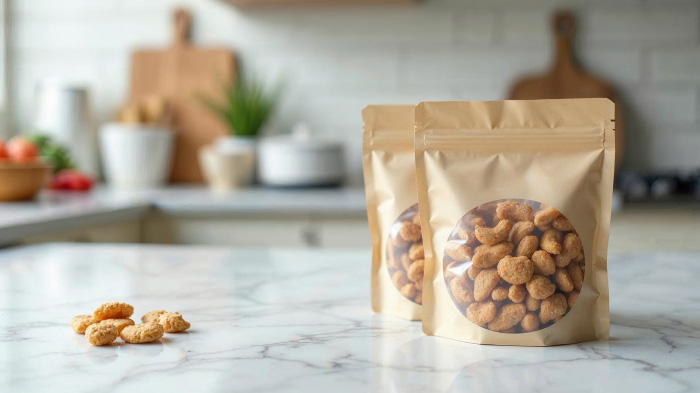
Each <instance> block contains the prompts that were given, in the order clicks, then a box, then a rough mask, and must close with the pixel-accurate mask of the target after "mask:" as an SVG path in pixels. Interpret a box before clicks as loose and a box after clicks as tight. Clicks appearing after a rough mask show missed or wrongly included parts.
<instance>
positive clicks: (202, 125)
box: [130, 9, 236, 183]
mask: <svg viewBox="0 0 700 393" xmlns="http://www.w3.org/2000/svg"><path fill="white" fill-rule="evenodd" d="M190 24H191V17H190V14H189V13H188V12H187V11H185V10H182V9H178V10H176V11H175V12H174V31H175V34H174V40H173V43H172V45H171V46H170V47H169V48H165V49H158V50H139V51H137V52H135V53H134V54H133V55H132V58H131V83H130V99H131V100H132V102H137V101H139V100H141V99H143V98H144V97H148V96H154V95H156V96H160V97H163V98H165V99H166V100H167V102H168V105H169V107H170V110H171V111H172V119H173V127H174V131H175V132H176V133H177V137H176V141H177V142H176V146H175V155H174V158H173V166H172V171H171V176H170V180H171V181H173V182H186V183H192V182H202V181H203V177H202V174H201V172H200V169H199V161H198V157H197V155H198V150H199V148H200V146H203V145H207V144H210V143H211V142H212V141H213V140H214V139H216V137H218V136H221V135H226V134H227V133H228V130H227V129H226V126H225V125H224V124H223V123H222V122H221V121H220V120H219V119H218V118H217V117H216V116H214V115H213V114H212V113H211V112H209V111H208V110H207V109H206V108H205V107H204V106H203V105H202V103H201V100H200V99H199V98H198V97H199V96H201V95H216V96H221V95H222V91H223V84H226V83H229V82H230V81H231V80H233V77H234V73H235V71H236V64H235V57H234V54H233V52H232V51H230V50H229V49H225V48H198V47H195V46H193V45H192V44H191V43H190V41H189V32H190Z"/></svg>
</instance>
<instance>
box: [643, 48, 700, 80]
mask: <svg viewBox="0 0 700 393" xmlns="http://www.w3.org/2000/svg"><path fill="white" fill-rule="evenodd" d="M651 61H652V69H651V75H652V78H653V80H654V81H659V82H700V46H692V47H688V46H683V47H676V48H660V49H655V50H654V51H653V52H652V59H651Z"/></svg>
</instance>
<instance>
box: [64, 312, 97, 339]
mask: <svg viewBox="0 0 700 393" xmlns="http://www.w3.org/2000/svg"><path fill="white" fill-rule="evenodd" d="M96 322H97V321H95V320H94V319H93V318H92V315H87V314H83V315H76V316H74V317H73V319H71V320H70V327H71V328H72V329H73V331H74V332H76V333H78V334H85V329H87V328H88V326H90V325H92V324H94V323H96Z"/></svg>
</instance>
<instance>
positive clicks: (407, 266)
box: [362, 105, 424, 320]
mask: <svg viewBox="0 0 700 393" xmlns="http://www.w3.org/2000/svg"><path fill="white" fill-rule="evenodd" d="M413 109H414V107H413V105H398V106H388V105H386V106H384V105H370V106H367V107H365V108H364V109H363V110H362V120H363V121H364V126H363V135H362V166H363V169H364V177H365V195H366V198H367V218H368V220H369V230H370V236H371V239H372V309H373V310H374V311H375V312H381V313H385V314H390V315H394V316H397V317H401V318H406V319H410V320H417V319H420V318H421V303H422V298H423V263H424V260H423V239H422V236H421V228H420V216H419V215H418V196H417V194H416V170H415V168H416V167H415V163H414V157H415V154H414V150H413Z"/></svg>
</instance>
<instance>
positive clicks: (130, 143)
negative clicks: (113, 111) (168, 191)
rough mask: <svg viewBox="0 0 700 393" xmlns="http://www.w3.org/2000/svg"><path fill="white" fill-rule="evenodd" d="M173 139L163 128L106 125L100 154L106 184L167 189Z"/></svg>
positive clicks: (101, 129)
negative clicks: (163, 186)
mask: <svg viewBox="0 0 700 393" xmlns="http://www.w3.org/2000/svg"><path fill="white" fill-rule="evenodd" d="M174 139H175V138H174V135H173V132H172V131H171V130H169V129H167V128H164V127H160V126H151V125H131V124H121V123H107V124H104V125H103V126H102V127H101V128H100V150H101V153H102V166H103V167H104V172H105V176H106V178H107V182H108V183H109V184H110V185H112V186H114V187H116V188H122V189H139V188H141V189H142V188H155V187H160V186H162V185H164V184H165V182H166V181H167V179H168V175H169V174H170V164H171V160H172V152H173V143H174ZM192 164H193V165H196V163H192Z"/></svg>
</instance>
